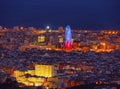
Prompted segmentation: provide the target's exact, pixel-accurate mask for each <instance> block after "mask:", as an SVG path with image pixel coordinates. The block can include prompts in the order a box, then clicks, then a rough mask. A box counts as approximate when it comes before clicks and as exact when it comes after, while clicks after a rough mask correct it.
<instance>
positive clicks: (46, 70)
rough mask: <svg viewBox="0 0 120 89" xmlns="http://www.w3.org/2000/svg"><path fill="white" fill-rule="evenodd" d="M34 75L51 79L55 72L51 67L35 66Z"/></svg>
mask: <svg viewBox="0 0 120 89" xmlns="http://www.w3.org/2000/svg"><path fill="white" fill-rule="evenodd" d="M35 75H37V76H44V77H53V76H55V75H56V71H55V69H54V66H53V65H35Z"/></svg>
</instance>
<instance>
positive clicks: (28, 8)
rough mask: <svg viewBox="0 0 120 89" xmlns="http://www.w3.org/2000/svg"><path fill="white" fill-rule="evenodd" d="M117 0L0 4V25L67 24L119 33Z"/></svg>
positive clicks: (53, 25) (77, 27)
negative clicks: (115, 30) (114, 30)
mask: <svg viewBox="0 0 120 89" xmlns="http://www.w3.org/2000/svg"><path fill="white" fill-rule="evenodd" d="M119 2H120V1H118V0H114V1H113V0H100V1H96V0H90V1H89V0H84V1H83V0H76V1H73V0H69V1H65V0H64V1H63V0H58V1H56V0H45V1H43V0H41V1H38V0H36V1H33V0H29V1H28V0H26V1H23V0H20V1H17V0H12V1H11V2H9V1H8V0H1V3H0V12H1V14H0V20H1V21H0V25H1V26H3V27H8V28H11V27H13V26H24V27H29V26H33V27H36V28H45V27H46V26H47V25H49V26H50V27H51V29H56V28H57V27H59V26H63V27H65V26H66V25H67V24H69V25H70V26H71V27H72V29H91V30H96V29H97V30H100V29H118V30H119V29H120V17H119V16H120V12H119V8H120V3H119Z"/></svg>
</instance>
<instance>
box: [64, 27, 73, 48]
mask: <svg viewBox="0 0 120 89" xmlns="http://www.w3.org/2000/svg"><path fill="white" fill-rule="evenodd" d="M65 49H66V50H71V49H72V33H71V28H70V26H69V25H67V26H66V29H65Z"/></svg>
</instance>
